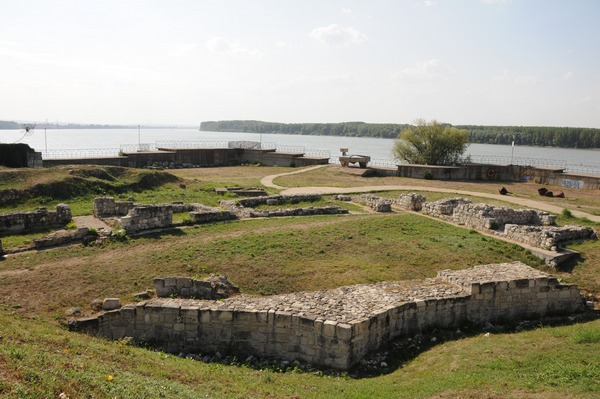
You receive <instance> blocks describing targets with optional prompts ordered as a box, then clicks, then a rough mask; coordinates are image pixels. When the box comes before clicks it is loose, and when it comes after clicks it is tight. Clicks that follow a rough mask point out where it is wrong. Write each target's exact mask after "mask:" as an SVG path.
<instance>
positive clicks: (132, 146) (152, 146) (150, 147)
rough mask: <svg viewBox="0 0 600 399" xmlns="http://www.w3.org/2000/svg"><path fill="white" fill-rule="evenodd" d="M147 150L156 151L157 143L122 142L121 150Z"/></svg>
mask: <svg viewBox="0 0 600 399" xmlns="http://www.w3.org/2000/svg"><path fill="white" fill-rule="evenodd" d="M147 151H156V145H155V144H154V143H141V144H121V152H147Z"/></svg>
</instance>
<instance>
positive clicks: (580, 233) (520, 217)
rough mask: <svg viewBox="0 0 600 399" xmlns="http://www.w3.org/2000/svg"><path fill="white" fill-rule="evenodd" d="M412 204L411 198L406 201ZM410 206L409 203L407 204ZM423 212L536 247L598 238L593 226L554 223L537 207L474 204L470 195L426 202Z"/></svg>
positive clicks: (555, 246) (557, 246)
mask: <svg viewBox="0 0 600 399" xmlns="http://www.w3.org/2000/svg"><path fill="white" fill-rule="evenodd" d="M404 201H405V203H407V204H408V200H404ZM407 206H408V205H407ZM422 208H423V209H422V212H423V213H424V214H426V215H429V216H434V217H437V218H440V219H443V220H447V221H449V222H452V223H456V224H459V225H462V226H466V227H470V228H473V229H477V230H481V231H486V230H487V231H490V230H492V231H494V232H495V233H496V234H498V235H500V236H503V237H506V238H508V239H510V240H513V241H517V242H520V243H523V244H526V245H529V246H532V247H537V248H542V249H544V250H550V251H559V250H560V249H561V245H564V244H565V243H569V242H572V241H576V240H587V239H595V238H596V233H595V232H594V229H592V228H590V227H580V226H560V227H558V226H554V222H555V220H556V216H554V215H550V214H549V213H548V212H542V211H536V210H533V209H512V208H506V207H503V206H492V205H487V204H474V203H472V202H471V200H469V199H466V198H447V199H443V200H439V201H435V202H425V203H423V205H422Z"/></svg>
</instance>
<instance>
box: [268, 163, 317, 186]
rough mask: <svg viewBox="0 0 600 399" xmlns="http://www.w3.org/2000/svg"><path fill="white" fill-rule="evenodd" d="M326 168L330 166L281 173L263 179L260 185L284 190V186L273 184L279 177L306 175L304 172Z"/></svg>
mask: <svg viewBox="0 0 600 399" xmlns="http://www.w3.org/2000/svg"><path fill="white" fill-rule="evenodd" d="M325 166H329V165H328V164H327V165H317V166H311V167H309V168H304V169H300V170H295V171H293V172H287V173H279V174H277V175H270V176H265V177H263V178H262V179H260V183H261V184H262V185H263V186H265V187H270V188H275V189H277V190H284V189H285V188H286V187H283V186H278V185H277V184H275V183H273V180H275V179H276V178H278V177H279V176H287V175H295V174H298V173H304V172H310V171H311V170H315V169H319V168H323V167H325Z"/></svg>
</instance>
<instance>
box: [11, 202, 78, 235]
mask: <svg viewBox="0 0 600 399" xmlns="http://www.w3.org/2000/svg"><path fill="white" fill-rule="evenodd" d="M70 221H71V208H70V207H69V205H66V204H58V205H56V211H54V212H53V211H49V210H48V209H47V208H38V209H37V210H35V211H33V212H16V213H7V214H3V215H0V233H4V232H10V233H22V232H27V231H35V230H40V229H46V228H50V227H63V226H65V225H66V224H68V223H69V222H70Z"/></svg>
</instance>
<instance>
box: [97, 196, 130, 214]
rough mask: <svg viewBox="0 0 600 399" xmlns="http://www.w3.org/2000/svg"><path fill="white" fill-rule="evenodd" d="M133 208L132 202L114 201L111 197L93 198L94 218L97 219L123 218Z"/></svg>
mask: <svg viewBox="0 0 600 399" xmlns="http://www.w3.org/2000/svg"><path fill="white" fill-rule="evenodd" d="M133 207H134V205H133V201H115V199H114V198H113V197H98V198H94V216H95V217H97V218H107V217H113V216H125V215H127V212H129V211H130V210H131V209H133Z"/></svg>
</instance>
